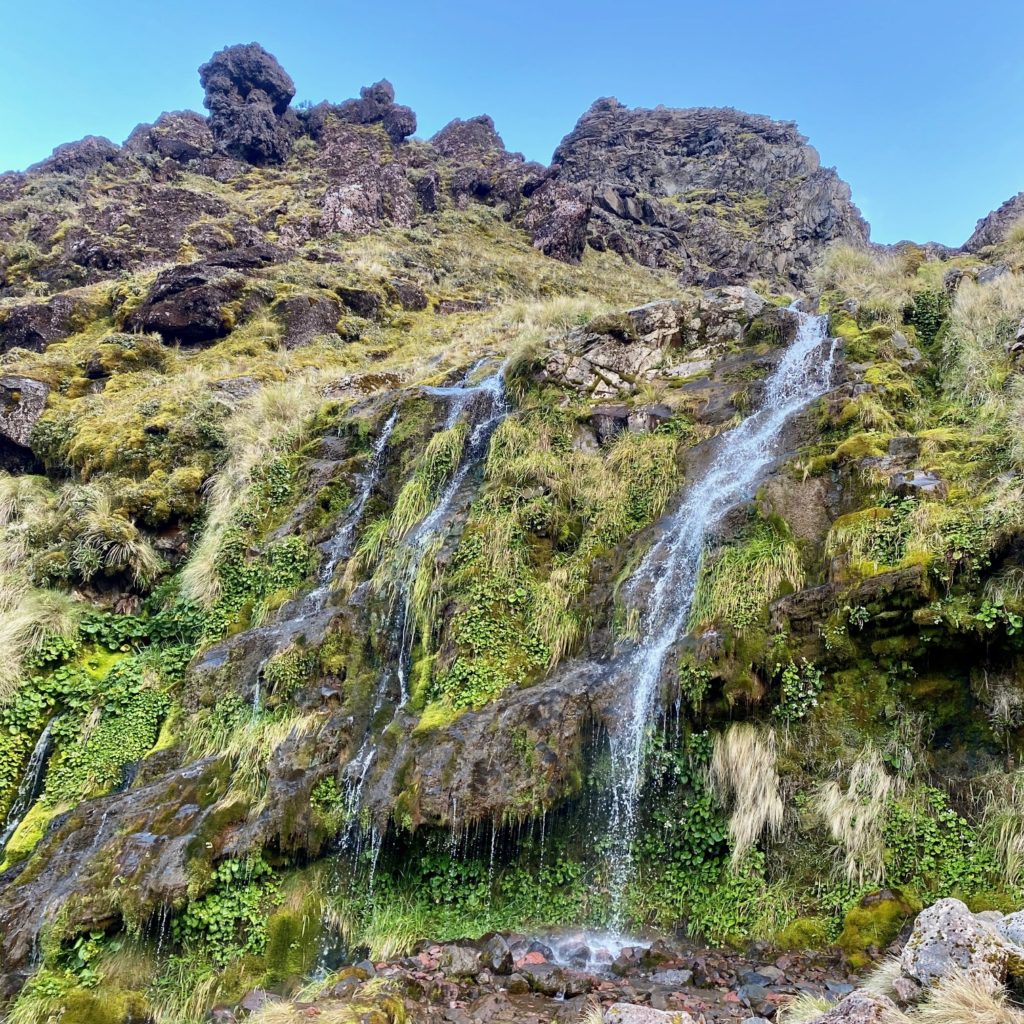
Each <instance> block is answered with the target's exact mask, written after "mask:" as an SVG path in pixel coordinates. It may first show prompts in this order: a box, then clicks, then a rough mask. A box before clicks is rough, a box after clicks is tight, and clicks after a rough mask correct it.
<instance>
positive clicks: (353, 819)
mask: <svg viewBox="0 0 1024 1024" xmlns="http://www.w3.org/2000/svg"><path fill="white" fill-rule="evenodd" d="M484 362H485V360H481V361H480V362H478V363H476V364H475V365H474V366H472V367H471V368H470V369H469V370H468V371H467V372H466V374H465V375H464V376H463V377H462V378H461V380H460V381H459V382H458V383H457V384H455V385H452V386H449V387H423V388H422V390H423V391H424V392H425V393H426V394H429V395H433V396H435V397H439V398H443V399H444V400H445V401H446V402H447V403H448V409H447V413H446V415H445V421H444V427H443V429H446V430H447V429H450V428H451V427H454V426H455V425H456V423H458V421H459V418H460V417H462V416H463V415H465V416H467V417H468V418H469V422H470V424H471V426H470V430H469V436H468V437H467V439H466V443H465V445H464V446H463V451H462V457H461V459H460V460H459V464H458V466H457V467H456V469H455V472H454V473H453V474H452V476H451V479H450V480H449V481H448V483H447V484H446V485H445V487H444V490H443V491H442V492H441V494H440V495H439V496H438V498H437V501H436V502H435V503H434V506H433V507H432V508H431V510H430V511H429V512H428V513H427V514H426V515H425V516H424V517H423V519H421V520H420V522H419V523H417V524H416V526H414V527H413V528H412V529H411V530H410V531H409V532H408V533H407V534H406V536H405V537H404V538H403V539H402V541H401V548H402V551H401V560H400V564H401V565H402V567H403V568H402V573H401V575H400V576H399V578H398V580H396V582H395V593H394V596H393V599H392V602H391V605H390V608H389V613H388V614H389V622H388V632H389V634H390V636H391V638H392V639H393V641H394V649H395V658H396V667H395V672H394V675H393V674H392V673H391V672H390V671H388V670H387V669H385V670H384V671H382V672H381V674H380V676H379V678H378V681H377V690H376V693H375V695H374V704H373V709H372V711H371V713H370V716H369V719H368V724H367V727H366V732H365V734H364V736H363V740H362V743H361V745H360V747H359V750H358V751H357V752H356V754H355V756H354V757H353V758H352V759H351V760H350V761H349V763H348V764H347V765H346V766H345V808H346V814H347V818H348V825H347V827H346V829H345V832H344V834H343V835H342V837H341V841H340V847H341V853H340V854H339V857H338V858H337V859H336V862H335V869H334V872H333V878H332V881H331V883H330V889H331V890H333V891H334V892H335V893H336V892H337V891H338V890H339V889H340V887H341V881H342V871H341V858H342V857H343V856H344V855H345V854H347V855H349V856H353V855H355V856H358V855H359V854H360V853H361V852H362V844H363V843H364V841H366V840H367V839H368V840H369V844H370V846H369V853H370V879H369V885H370V889H371V891H372V888H373V881H374V876H375V873H376V867H377V860H378V858H379V857H380V852H381V847H382V846H383V841H384V830H383V829H381V828H378V827H377V826H376V825H371V826H370V827H369V829H367V828H366V827H365V825H364V823H363V822H361V821H360V817H359V812H360V810H361V809H362V801H363V787H364V785H365V783H366V780H367V778H368V777H369V774H370V769H371V768H372V767H373V763H374V761H375V759H376V757H377V737H376V734H375V731H374V724H375V722H376V721H377V719H378V716H379V714H380V712H381V710H382V709H383V708H384V705H385V703H386V702H387V700H388V697H389V692H391V693H393V692H394V687H393V682H394V679H395V677H396V676H397V682H398V687H397V690H398V693H397V699H395V710H394V713H393V715H392V717H391V721H392V722H394V721H395V719H396V718H397V717H398V715H399V713H400V712H401V711H402V709H403V708H404V707H405V705H406V703H407V702H408V700H409V671H410V668H411V661H412V649H413V645H414V643H415V639H416V636H415V634H416V625H415V621H414V616H413V613H412V612H413V609H412V596H413V586H414V584H415V582H416V576H417V574H418V573H419V569H420V566H421V565H422V564H423V560H424V558H426V557H428V555H430V554H431V553H432V549H433V542H434V541H435V540H438V539H440V538H441V537H443V536H444V534H445V533H446V532H447V530H448V529H449V527H450V525H451V515H452V506H453V505H454V503H455V500H456V498H457V497H458V494H459V491H460V490H461V488H462V486H463V484H464V483H465V481H466V479H467V477H468V476H469V475H470V473H472V472H473V471H474V470H475V469H476V468H477V467H479V466H480V464H481V463H482V462H483V460H484V458H485V457H486V456H487V451H488V448H489V446H490V442H491V437H492V436H493V434H494V431H495V430H496V429H497V428H498V426H499V425H500V423H501V421H502V420H503V419H504V418H505V416H506V415H507V414H508V404H507V401H506V398H505V381H504V376H503V374H504V365H502V366H501V367H499V368H498V369H497V370H496V371H494V372H493V373H491V374H490V375H489V376H487V377H485V378H484V379H483V380H481V381H479V383H477V384H472V383H470V382H471V380H472V378H473V377H474V375H475V373H476V371H477V370H478V368H479V367H480V366H482V365H483V363H484ZM452 820H453V822H454V813H453V818H452ZM453 835H454V833H453ZM332 953H333V942H332V938H331V934H330V929H326V930H325V933H324V940H323V943H322V945H321V949H320V953H319V955H318V958H317V964H316V967H315V969H314V975H316V976H323V975H325V974H326V973H327V970H328V965H329V962H330V959H331V956H332Z"/></svg>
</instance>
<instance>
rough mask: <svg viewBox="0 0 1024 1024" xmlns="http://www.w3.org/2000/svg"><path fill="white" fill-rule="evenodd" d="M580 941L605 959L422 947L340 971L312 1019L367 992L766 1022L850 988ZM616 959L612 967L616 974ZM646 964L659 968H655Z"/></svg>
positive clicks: (458, 1020) (431, 1013)
mask: <svg viewBox="0 0 1024 1024" xmlns="http://www.w3.org/2000/svg"><path fill="white" fill-rule="evenodd" d="M582 938H584V939H585V940H586V943H588V944H589V945H590V947H591V948H592V949H593V950H594V952H595V954H596V955H597V956H599V957H602V956H603V957H604V960H603V962H598V961H594V960H592V961H590V962H589V963H588V964H587V965H586V966H583V967H573V966H571V965H569V964H567V963H565V962H564V961H563V960H562V959H561V958H562V957H563V955H564V954H565V953H566V952H567V951H568V950H569V949H570V948H571V947H573V946H574V945H577V946H578V945H580V944H581V941H580V939H578V938H574V937H573V936H572V935H571V934H567V935H553V936H550V937H548V941H549V942H550V943H551V944H552V946H555V947H557V952H556V951H555V950H553V949H552V948H551V946H549V945H547V944H546V943H545V942H538V941H536V940H533V941H531V940H529V939H526V938H525V937H523V936H521V935H515V934H504V935H497V936H494V937H493V938H492V939H491V940H489V941H487V942H480V943H452V944H448V945H439V944H430V943H425V944H424V945H423V946H422V948H421V950H420V951H419V952H418V953H417V954H416V955H414V956H410V957H404V958H400V959H397V960H392V961H378V962H376V963H372V964H371V963H369V962H366V963H361V964H358V965H356V966H355V967H350V968H346V969H344V970H342V971H341V972H340V974H339V976H338V977H339V978H340V980H338V981H333V982H329V983H328V984H327V986H326V987H325V988H324V990H323V992H322V993H321V995H320V996H319V997H317V998H316V999H315V1000H314V1002H313V1004H312V1005H313V1007H314V1012H315V1011H316V1010H319V1012H326V1011H327V1010H328V1008H334V1007H336V1006H338V1005H351V1006H358V1005H360V1004H362V1003H363V1002H364V1001H366V1000H367V993H368V992H370V991H377V992H385V993H391V994H395V995H400V996H401V998H402V999H403V1001H404V1003H405V1007H406V1011H407V1013H408V1014H409V1016H410V1018H411V1019H412V1020H415V1021H445V1022H450V1024H469V1022H471V1021H481V1022H490V1021H494V1022H510V1024H511V1022H536V1024H549V1022H550V1021H552V1020H554V1021H560V1022H565V1024H570V1022H575V1021H577V1020H579V1019H580V1018H581V1016H582V1014H583V1013H584V1012H585V1011H586V1010H587V1009H589V1008H600V1009H601V1011H602V1012H603V1014H604V1020H605V1021H606V1022H612V1021H616V1022H620V1024H719V1022H720V1024H726V1022H734V1021H735V1022H740V1021H745V1022H750V1021H751V1020H752V1019H753V1020H757V1019H758V1014H760V1017H761V1019H772V1018H774V1017H775V1015H776V1012H777V1010H778V1008H779V1007H780V1006H782V1005H784V1004H785V1003H786V1001H787V1000H788V999H790V998H792V997H793V996H795V995H796V994H798V993H802V992H803V993H811V994H819V995H823V996H827V995H828V994H829V993H830V992H834V991H835V989H836V988H840V989H842V988H845V989H847V990H849V989H850V988H851V987H852V985H853V984H854V983H855V981H856V979H855V978H854V977H852V976H850V975H849V974H847V973H846V972H845V971H844V969H843V968H842V966H841V964H840V963H839V962H838V961H837V960H834V959H832V958H830V957H827V956H823V957H807V956H800V955H796V954H784V955H781V956H775V957H774V959H769V960H763V959H762V960H755V959H749V958H746V957H743V956H740V955H737V954H735V953H726V952H722V951H715V950H709V949H704V948H702V947H699V946H691V945H685V944H677V943H672V942H668V943H666V942H664V941H661V942H659V943H658V944H657V945H656V947H651V946H648V945H643V944H640V945H636V946H632V947H626V949H624V950H622V951H620V952H619V953H618V955H617V956H616V955H615V953H616V950H617V948H618V947H617V946H616V947H615V948H608V947H606V946H603V943H604V942H605V941H606V939H605V938H604V937H601V936H595V935H592V934H589V933H587V934H586V935H584V936H582ZM495 941H500V942H501V943H502V945H503V946H504V948H505V949H511V950H512V951H517V955H516V958H515V961H514V963H513V965H512V973H508V974H502V975H498V974H496V973H495V972H494V971H492V970H491V969H490V965H489V963H488V962H487V959H488V954H487V950H488V948H489V947H490V946H491V945H493V943H494V942H495ZM613 956H614V961H615V963H617V964H618V965H619V966H618V968H617V969H613V968H612V960H613ZM652 960H657V961H659V963H658V966H657V969H655V968H653V967H652V966H651V962H652ZM755 976H756V977H758V978H761V979H762V982H763V983H762V984H758V985H756V986H753V985H751V983H750V982H749V981H745V980H744V979H745V978H750V977H755ZM371 982H372V984H370V983H371ZM755 988H756V992H755V991H754V989H755ZM752 997H753V998H752ZM752 1004H753V1005H754V1006H756V1009H751V1005H752ZM842 1005H843V1004H842V1003H841V1004H840V1006H842ZM861 1005H866V1000H864V999H863V998H860V997H850V998H849V1001H848V1006H849V1007H858V1006H861ZM844 1012H846V1011H845V1010H844ZM831 1019H832V1018H830V1021H831ZM835 1019H836V1020H840V1019H841V1020H850V1021H852V1022H853V1021H861V1020H864V1021H872V1020H874V1019H875V1018H871V1017H857V1016H843V1017H836V1018H835Z"/></svg>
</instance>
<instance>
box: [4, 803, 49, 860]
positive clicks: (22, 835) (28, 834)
mask: <svg viewBox="0 0 1024 1024" xmlns="http://www.w3.org/2000/svg"><path fill="white" fill-rule="evenodd" d="M62 809H64V808H62V807H49V806H47V805H44V804H43V803H42V802H41V801H36V803H35V804H33V806H32V808H31V810H30V811H29V812H28V814H26V815H25V817H24V818H22V820H21V824H20V825H18V827H17V828H16V829H15V831H14V834H13V835H12V836H11V838H10V841H9V842H8V843H7V848H6V849H5V850H4V860H3V863H2V864H0V870H4V871H6V870H7V868H9V867H10V866H11V865H12V864H18V863H20V862H21V861H23V860H26V859H27V858H28V857H29V855H30V854H31V853H32V851H33V850H34V849H35V848H36V847H37V846H38V845H39V840H40V839H42V838H43V835H44V834H45V832H46V827H47V826H48V825H49V824H50V822H51V821H53V819H54V818H55V817H56V816H57V815H58V813H60V811H61V810H62Z"/></svg>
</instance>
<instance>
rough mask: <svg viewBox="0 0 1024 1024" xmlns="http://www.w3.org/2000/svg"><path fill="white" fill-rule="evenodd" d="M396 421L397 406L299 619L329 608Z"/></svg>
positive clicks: (372, 454) (377, 443) (334, 536)
mask: <svg viewBox="0 0 1024 1024" xmlns="http://www.w3.org/2000/svg"><path fill="white" fill-rule="evenodd" d="M397 421H398V406H397V405H396V406H395V408H394V409H392V410H391V415H390V416H388V418H387V420H386V421H385V422H384V426H383V427H381V431H380V433H379V434H378V435H377V439H376V440H375V441H374V442H373V449H372V450H371V454H370V464H369V466H367V469H366V472H365V473H364V474H363V475H362V477H361V478H360V480H359V487H358V490H357V491H356V495H355V497H354V498H353V499H352V500H351V501H350V502H349V504H348V508H346V509H345V514H344V517H343V518H342V520H341V524H340V525H339V527H338V529H337V530H335V531H334V534H333V536H332V537H331V539H330V540H329V541H328V542H327V544H326V546H325V548H324V553H325V555H326V557H325V558H324V561H323V564H322V565H321V566H320V571H319V573H318V579H317V583H318V586H316V587H315V588H314V589H313V590H311V591H310V592H309V593H308V594H307V595H306V596H305V597H304V598H303V599H302V604H301V605H300V606H299V611H298V615H299V617H300V618H301V617H303V616H309V615H315V614H316V613H317V612H320V611H323V609H324V608H325V607H326V605H327V601H328V599H329V598H330V595H331V583H332V582H333V580H334V573H335V571H336V570H337V568H338V565H339V564H340V563H341V562H342V561H344V560H345V559H347V558H348V557H350V556H351V554H352V542H353V541H354V540H355V536H356V530H357V529H358V527H359V524H360V522H361V521H362V517H363V511H364V509H365V508H366V504H367V502H368V501H369V500H370V495H372V494H373V491H374V488H376V486H377V484H378V483H379V482H380V475H381V472H382V470H383V468H384V452H385V450H386V449H387V446H388V442H389V441H390V440H391V433H392V431H393V430H394V429H395V423H396V422H397Z"/></svg>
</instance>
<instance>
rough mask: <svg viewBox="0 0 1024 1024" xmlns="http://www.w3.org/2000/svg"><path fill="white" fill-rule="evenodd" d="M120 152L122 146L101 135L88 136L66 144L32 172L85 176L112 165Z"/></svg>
mask: <svg viewBox="0 0 1024 1024" xmlns="http://www.w3.org/2000/svg"><path fill="white" fill-rule="evenodd" d="M119 152H120V146H116V145H114V143H113V142H111V141H110V139H105V138H103V137H102V136H101V135H86V137H85V138H84V139H79V141H78V142H65V143H64V145H62V146H58V147H57V148H56V149H55V150H54V151H53V153H52V154H51V155H50V156H48V157H47V158H46V159H45V160H43V161H42V162H41V163H38V164H34V165H33V166H32V167H30V168H29V170H30V171H38V172H39V173H40V174H73V175H77V176H84V175H87V174H92V173H93V172H95V171H98V170H99V169H100V168H101V167H103V166H104V165H106V164H108V163H110V162H111V161H112V160H113V159H114V158H115V157H116V156H117V154H118V153H119Z"/></svg>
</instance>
